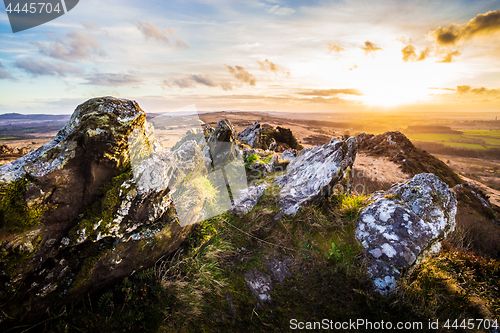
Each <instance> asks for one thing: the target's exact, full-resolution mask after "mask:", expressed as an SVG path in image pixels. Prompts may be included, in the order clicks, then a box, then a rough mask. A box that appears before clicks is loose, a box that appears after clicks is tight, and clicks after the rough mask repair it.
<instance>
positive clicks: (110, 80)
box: [84, 73, 142, 87]
mask: <svg viewBox="0 0 500 333" xmlns="http://www.w3.org/2000/svg"><path fill="white" fill-rule="evenodd" d="M85 80H87V82H85V83H84V84H89V85H95V86H109V87H118V86H129V85H137V84H139V83H141V82H142V80H141V79H140V78H138V77H137V76H135V75H130V74H114V73H98V74H93V75H91V76H88V77H86V78H85Z"/></svg>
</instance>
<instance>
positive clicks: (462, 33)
mask: <svg viewBox="0 0 500 333" xmlns="http://www.w3.org/2000/svg"><path fill="white" fill-rule="evenodd" d="M498 31H500V10H495V11H490V12H487V13H485V14H479V15H477V16H476V17H474V18H473V19H472V20H470V21H469V22H468V23H466V24H463V25H458V24H450V25H449V26H447V27H444V28H443V27H439V28H437V29H436V30H434V31H432V32H431V33H430V34H431V36H433V37H434V38H435V39H436V42H437V43H438V44H439V45H442V46H453V45H455V44H457V43H458V42H459V41H460V40H464V41H466V40H470V39H472V38H474V37H476V36H486V35H490V34H493V33H496V32H498Z"/></svg>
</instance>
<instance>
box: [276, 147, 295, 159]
mask: <svg viewBox="0 0 500 333" xmlns="http://www.w3.org/2000/svg"><path fill="white" fill-rule="evenodd" d="M295 156H297V151H296V150H295V149H287V150H285V151H284V152H283V153H281V156H280V160H282V161H290V162H292V161H293V160H294V159H295Z"/></svg>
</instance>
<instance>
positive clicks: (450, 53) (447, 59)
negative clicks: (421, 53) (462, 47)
mask: <svg viewBox="0 0 500 333" xmlns="http://www.w3.org/2000/svg"><path fill="white" fill-rule="evenodd" d="M461 54H462V53H461V52H459V51H448V52H447V53H446V56H445V57H444V59H443V60H441V61H438V62H444V63H447V62H452V61H453V57H456V56H459V55H461Z"/></svg>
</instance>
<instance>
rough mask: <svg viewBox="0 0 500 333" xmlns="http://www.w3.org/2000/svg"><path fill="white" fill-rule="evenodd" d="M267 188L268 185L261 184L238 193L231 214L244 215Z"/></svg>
mask: <svg viewBox="0 0 500 333" xmlns="http://www.w3.org/2000/svg"><path fill="white" fill-rule="evenodd" d="M268 186H269V183H262V184H259V185H254V186H250V187H247V188H246V189H243V190H241V191H238V192H237V193H236V198H235V199H234V201H233V207H232V212H233V213H234V214H237V215H244V214H246V213H248V212H249V211H251V210H252V209H253V208H254V207H255V205H256V204H257V202H258V201H259V199H260V197H261V196H262V195H263V194H264V191H265V190H266V188H267V187H268Z"/></svg>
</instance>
